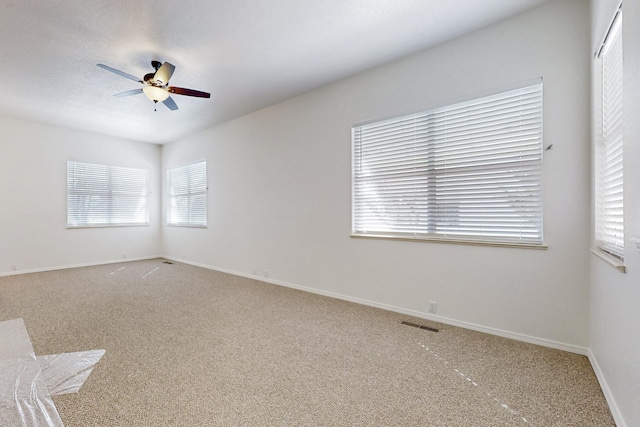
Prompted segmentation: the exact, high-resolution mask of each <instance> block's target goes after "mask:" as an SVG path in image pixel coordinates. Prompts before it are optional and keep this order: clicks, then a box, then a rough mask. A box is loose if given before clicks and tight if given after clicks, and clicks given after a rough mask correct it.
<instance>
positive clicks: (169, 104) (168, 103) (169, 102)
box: [162, 97, 178, 111]
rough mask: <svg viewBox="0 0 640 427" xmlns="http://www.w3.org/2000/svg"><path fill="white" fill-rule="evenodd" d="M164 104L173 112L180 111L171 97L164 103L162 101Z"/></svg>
mask: <svg viewBox="0 0 640 427" xmlns="http://www.w3.org/2000/svg"><path fill="white" fill-rule="evenodd" d="M162 103H163V104H164V105H166V106H167V108H168V109H169V110H171V111H175V110H177V109H178V106H177V105H176V102H175V101H174V100H173V99H172V98H171V97H168V98H167V99H165V100H164V101H162Z"/></svg>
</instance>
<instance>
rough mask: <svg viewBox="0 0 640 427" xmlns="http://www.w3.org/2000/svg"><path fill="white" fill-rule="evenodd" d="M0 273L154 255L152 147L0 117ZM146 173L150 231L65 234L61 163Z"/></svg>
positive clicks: (156, 200)
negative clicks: (149, 197)
mask: <svg viewBox="0 0 640 427" xmlns="http://www.w3.org/2000/svg"><path fill="white" fill-rule="evenodd" d="M0 129H2V131H1V132H2V140H1V142H0V195H1V197H2V205H1V207H0V236H1V237H0V274H3V273H5V274H8V273H11V272H12V271H13V268H12V266H14V265H15V266H16V268H17V271H18V272H24V271H33V270H41V269H48V268H59V267H64V266H74V265H83V264H94V263H100V262H108V261H115V260H120V259H122V257H123V254H126V256H127V258H128V259H131V258H144V257H150V256H154V255H157V254H158V252H159V247H160V227H159V218H160V217H159V213H160V207H159V206H160V191H159V190H160V174H159V164H160V147H159V146H156V145H151V144H144V143H138V142H130V141H124V140H121V139H116V138H112V137H106V136H102V135H97V134H92V133H88V132H82V131H76V130H71V129H65V128H61V127H55V126H50V125H44V124H38V123H33V122H28V121H23V120H18V119H13V118H9V117H0ZM68 159H73V160H78V161H83V162H89V163H92V162H93V163H100V164H112V165H116V166H131V167H142V168H149V169H150V176H151V190H152V194H151V211H150V215H151V216H150V219H151V224H152V225H151V226H148V227H123V228H88V229H67V228H66V224H67V218H66V215H67V206H66V168H67V163H66V162H67V160H68Z"/></svg>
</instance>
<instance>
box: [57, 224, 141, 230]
mask: <svg viewBox="0 0 640 427" xmlns="http://www.w3.org/2000/svg"><path fill="white" fill-rule="evenodd" d="M150 226H151V224H90V225H67V230H79V229H83V228H120V227H150Z"/></svg>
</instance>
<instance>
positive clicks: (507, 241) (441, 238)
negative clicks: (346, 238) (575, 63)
mask: <svg viewBox="0 0 640 427" xmlns="http://www.w3.org/2000/svg"><path fill="white" fill-rule="evenodd" d="M542 84H543V83H542V78H538V79H535V80H534V81H530V82H528V83H526V84H523V85H520V86H518V87H516V88H511V89H507V90H502V91H497V92H493V93H491V94H488V95H485V96H479V97H476V98H474V99H470V100H467V101H464V102H458V103H452V104H450V105H447V106H444V107H439V108H433V109H429V110H425V111H422V112H419V113H414V114H409V115H405V116H399V117H394V118H392V119H386V120H376V121H371V122H367V123H364V124H357V125H354V126H353V127H352V147H351V148H352V197H351V202H352V208H351V212H352V229H351V237H364V238H384V239H400V240H411V241H428V242H443V243H459V244H473V245H482V246H506V247H519V248H521V247H525V248H534V249H546V248H547V246H546V244H545V243H544V235H543V232H544V223H543V188H542V185H543V176H542V169H543V157H544V150H543V110H544V107H543V87H542ZM534 87H535V88H537V90H538V91H539V95H538V96H539V111H537V110H536V112H535V114H537V115H538V116H537V120H538V121H537V122H536V123H537V126H538V128H537V129H539V130H538V132H537V133H536V135H537V136H536V141H537V142H536V144H537V145H536V147H535V149H534V150H535V151H536V152H537V154H536V156H537V158H536V159H535V161H536V162H537V170H536V172H535V173H537V174H538V175H537V179H536V185H537V189H536V191H537V196H535V197H534V198H535V199H536V208H535V209H536V210H537V213H538V215H539V228H537V229H536V233H537V236H535V238H533V239H528V238H527V239H521V240H519V239H517V238H513V237H505V236H499V237H497V236H496V235H489V234H488V235H485V236H483V235H481V234H480V233H481V232H478V233H475V234H474V233H473V232H471V233H469V234H464V232H463V233H460V232H459V230H462V229H463V228H464V227H467V228H468V226H467V225H464V226H461V227H462V228H460V229H459V230H458V234H455V233H453V235H443V233H440V232H433V233H432V232H428V231H427V232H425V231H424V229H427V230H428V229H430V228H432V227H430V226H424V227H422V229H421V230H408V231H407V232H398V231H393V230H391V228H393V227H396V226H398V224H397V223H393V224H392V225H390V226H389V229H388V230H385V231H382V232H380V231H367V230H363V228H362V227H361V226H360V225H359V224H356V223H357V222H358V214H359V213H358V212H357V206H356V204H357V202H356V198H358V197H360V195H361V194H362V192H363V191H364V190H358V189H357V185H358V180H359V179H360V178H359V177H358V176H357V171H356V168H357V165H356V163H357V159H356V157H357V156H358V155H359V152H358V150H359V148H357V147H356V145H357V142H356V139H357V136H356V133H357V132H358V131H359V130H360V129H361V128H363V127H366V126H371V125H373V126H376V125H381V126H384V125H385V123H387V122H394V121H398V122H399V121H402V120H407V121H408V120H412V118H413V117H417V116H419V117H427V116H429V115H435V114H440V113H441V112H442V111H446V110H456V109H458V108H460V107H466V106H469V105H474V104H475V103H478V104H479V103H482V102H484V101H485V100H492V99H500V97H501V96H503V95H506V96H508V95H507V94H510V93H517V92H518V91H525V92H526V91H527V90H529V88H534ZM520 108H522V107H520ZM469 115H470V114H469ZM464 117H465V119H464V120H466V121H471V119H469V118H468V117H466V116H464ZM428 138H433V139H435V140H437V139H438V138H440V137H439V136H436V137H432V136H429V137H428ZM428 138H427V140H428ZM416 139H418V138H417V137H416ZM496 139H497V138H496ZM425 144H429V143H425ZM437 144H441V143H440V142H438V143H437ZM441 145H442V144H441ZM444 145H445V146H446V144H444ZM469 146H470V147H471V148H469V150H470V152H473V151H474V150H477V149H474V148H473V143H472V144H469ZM394 148H395V147H394ZM389 151H391V149H389ZM416 151H420V150H416ZM423 151H424V150H423ZM436 155H437V154H436ZM429 156H430V155H429V154H427V155H426V156H425V158H428V157H429ZM431 156H433V155H431ZM389 157H392V156H391V155H389ZM415 159H419V157H416V158H412V160H411V161H416V160H415ZM411 161H407V162H408V163H411ZM420 162H421V163H429V162H427V161H426V160H425V159H422V160H420ZM429 164H430V165H431V164H432V163H429ZM431 167H432V166H429V168H431ZM471 169H472V168H470V169H469V170H471ZM426 170H427V171H428V173H432V174H435V173H434V172H433V171H432V169H426ZM362 173H363V174H364V172H362ZM477 175H479V174H477ZM474 176H475V175H474ZM472 179H476V178H475V177H474V178H472ZM431 188H432V187H431V184H429V183H427V184H425V187H423V188H422V189H421V190H422V193H428V195H427V196H423V197H424V199H422V204H427V203H435V201H433V199H431V198H430V197H432V196H433V194H435V192H436V190H435V189H431ZM425 189H426V190H425ZM359 191H360V192H359ZM482 191H486V190H482ZM502 191H506V190H504V189H503V190H502ZM375 192H377V189H376V191H375ZM474 194H476V193H474ZM477 194H480V192H479V193H477ZM375 197H378V196H377V194H376V196H375ZM438 197H440V196H438ZM407 198H409V197H407ZM441 199H442V197H441ZM378 200H380V199H378ZM358 203H360V201H358ZM458 206H460V205H458ZM422 213H424V208H423V211H421V214H422ZM429 215H431V216H429ZM438 215H439V214H427V215H426V216H425V215H422V218H424V217H428V218H431V219H433V218H432V217H434V218H435V217H437V216H438ZM418 216H420V215H418ZM522 221H523V223H524V224H527V220H526V219H525V220H522ZM445 222H455V221H453V220H452V221H448V220H447V221H445ZM433 228H435V226H434V227H433Z"/></svg>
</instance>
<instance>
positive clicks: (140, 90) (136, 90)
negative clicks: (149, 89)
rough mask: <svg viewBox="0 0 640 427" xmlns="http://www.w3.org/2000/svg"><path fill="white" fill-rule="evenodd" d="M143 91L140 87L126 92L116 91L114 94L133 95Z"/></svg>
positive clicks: (119, 95)
mask: <svg viewBox="0 0 640 427" xmlns="http://www.w3.org/2000/svg"><path fill="white" fill-rule="evenodd" d="M140 93H142V88H140V89H132V90H128V91H126V92H120V93H116V94H115V95H113V96H117V97H121V96H131V95H138V94H140Z"/></svg>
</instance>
